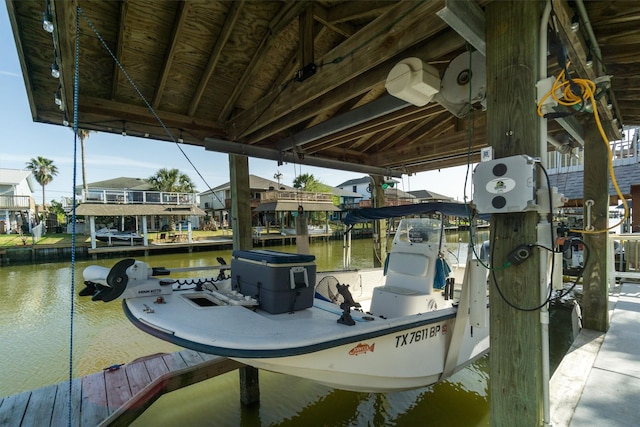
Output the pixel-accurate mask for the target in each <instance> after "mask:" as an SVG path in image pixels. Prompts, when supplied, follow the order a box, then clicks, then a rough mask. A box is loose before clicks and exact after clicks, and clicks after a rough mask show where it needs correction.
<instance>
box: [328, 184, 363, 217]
mask: <svg viewBox="0 0 640 427" xmlns="http://www.w3.org/2000/svg"><path fill="white" fill-rule="evenodd" d="M332 192H333V196H334V197H336V198H337V199H338V208H339V209H340V212H333V213H332V214H331V220H332V221H342V218H344V216H345V215H346V214H347V213H349V211H351V210H353V209H358V208H359V207H360V200H362V195H361V194H358V193H355V192H353V191H351V190H343V189H342V188H338V187H334V188H333V190H332Z"/></svg>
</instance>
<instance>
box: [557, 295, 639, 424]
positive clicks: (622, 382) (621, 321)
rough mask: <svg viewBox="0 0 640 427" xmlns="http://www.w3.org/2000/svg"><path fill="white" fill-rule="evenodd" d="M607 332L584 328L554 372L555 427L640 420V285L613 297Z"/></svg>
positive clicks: (627, 422)
mask: <svg viewBox="0 0 640 427" xmlns="http://www.w3.org/2000/svg"><path fill="white" fill-rule="evenodd" d="M610 304H611V308H612V313H611V323H610V327H609V331H607V333H606V334H605V333H603V332H596V331H591V330H586V329H583V330H582V331H581V332H580V334H579V335H578V337H577V338H576V340H575V341H574V343H573V345H572V346H571V348H570V349H569V352H568V353H567V355H566V356H565V357H564V359H563V360H562V362H561V364H560V366H558V369H557V370H556V372H555V373H554V375H553V378H552V379H551V384H550V390H551V399H550V402H551V421H552V423H553V426H554V427H564V426H567V427H582V426H609V427H615V426H620V427H623V426H624V427H628V426H636V425H638V420H640V404H639V403H640V400H638V396H640V284H637V283H623V284H622V286H621V289H620V294H619V295H617V296H615V295H614V296H613V297H612V298H611V299H610Z"/></svg>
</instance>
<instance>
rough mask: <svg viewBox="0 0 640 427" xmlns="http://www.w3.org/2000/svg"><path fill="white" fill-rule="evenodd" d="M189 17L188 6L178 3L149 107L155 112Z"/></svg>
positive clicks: (185, 3) (183, 2)
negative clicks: (168, 42)
mask: <svg viewBox="0 0 640 427" xmlns="http://www.w3.org/2000/svg"><path fill="white" fill-rule="evenodd" d="M188 15H189V5H188V3H187V2H185V1H180V2H178V10H177V11H176V19H175V20H174V22H173V28H172V29H171V38H170V40H171V43H170V44H169V46H168V48H167V51H166V52H165V55H164V58H165V59H164V66H163V67H162V71H161V72H160V78H159V79H158V82H157V83H156V93H155V94H154V95H153V100H152V101H151V106H152V107H153V109H154V110H155V109H156V108H158V105H160V100H161V99H162V95H163V94H164V88H165V87H166V85H167V79H168V78H169V72H170V71H171V67H172V66H173V58H174V57H175V55H176V47H177V45H178V39H179V36H180V33H181V32H182V28H183V27H184V24H185V22H187V16H188Z"/></svg>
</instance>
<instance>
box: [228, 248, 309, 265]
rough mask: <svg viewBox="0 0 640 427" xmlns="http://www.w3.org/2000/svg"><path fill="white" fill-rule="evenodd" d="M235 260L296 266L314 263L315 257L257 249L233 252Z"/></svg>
mask: <svg viewBox="0 0 640 427" xmlns="http://www.w3.org/2000/svg"><path fill="white" fill-rule="evenodd" d="M232 255H233V257H234V258H244V259H248V260H251V261H262V262H266V263H267V264H294V263H302V262H314V261H315V260H316V257H315V255H306V254H292V253H289V252H280V251H271V250H269V249H255V250H249V251H233V254H232Z"/></svg>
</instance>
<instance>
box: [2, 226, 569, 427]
mask: <svg viewBox="0 0 640 427" xmlns="http://www.w3.org/2000/svg"><path fill="white" fill-rule="evenodd" d="M465 236H467V238H466V240H467V241H468V234H467V233H462V232H461V233H459V234H449V235H448V238H447V240H448V241H449V244H448V246H449V249H450V250H452V251H453V252H454V253H455V252H458V253H459V254H460V257H461V258H463V256H466V244H465V243H464V241H463V243H462V245H461V247H460V249H459V250H458V247H457V243H458V242H459V240H460V239H462V240H465ZM486 238H488V234H486V233H485V235H484V236H482V237H481V238H478V239H477V241H481V240H482V239H486ZM352 244H353V249H352V260H353V265H357V266H359V267H362V268H365V267H371V266H372V249H371V244H370V242H369V241H368V240H354V241H353V242H352ZM269 249H275V250H283V251H288V252H294V251H295V246H288V247H269ZM311 251H312V253H313V254H314V255H315V256H316V260H317V264H318V269H319V270H332V269H340V268H342V241H331V242H328V243H324V242H317V243H314V244H312V245H311ZM218 256H222V257H223V258H225V259H226V260H227V262H230V259H231V251H230V250H228V251H219V252H195V253H191V254H184V253H181V254H170V255H157V256H153V257H148V258H146V259H144V260H145V261H146V262H148V263H149V264H150V265H151V266H154V267H158V266H164V267H167V268H178V267H193V266H203V265H210V264H212V263H214V264H217V261H216V257H218ZM116 261H117V260H116V259H109V260H101V261H98V262H89V261H82V262H78V263H77V265H76V270H75V277H76V286H77V287H81V285H79V284H80V283H81V281H82V270H83V269H84V268H85V267H86V266H87V265H90V264H99V265H103V266H107V267H111V266H112V265H113V264H114V263H115V262H116ZM193 275H194V276H197V275H202V272H195V273H193ZM70 286H71V267H70V265H69V263H64V262H61V263H51V264H41V265H38V266H32V265H20V266H8V267H2V268H0V324H2V325H3V327H2V328H1V329H0V343H2V344H1V345H0V358H2V360H3V364H4V366H5V367H6V366H8V367H10V369H6V368H5V369H3V370H2V371H1V373H0V396H8V395H11V394H15V393H18V392H21V391H24V390H30V389H34V388H38V387H42V386H45V385H49V384H53V383H57V382H60V381H65V380H66V379H67V377H68V363H69V315H70V308H71V295H70ZM73 307H74V331H75V333H74V358H73V366H74V376H82V375H87V374H90V373H93V372H97V371H99V370H101V369H103V368H105V367H107V366H111V365H113V364H116V363H127V362H130V361H132V360H134V359H136V358H138V357H142V356H146V355H149V354H154V353H158V352H173V351H177V350H179V348H178V347H176V346H174V345H172V344H169V343H166V342H164V341H161V340H158V339H155V338H153V337H151V336H149V335H147V334H144V333H142V332H141V331H139V330H138V329H137V328H135V327H134V326H133V325H132V324H131V323H130V322H129V321H128V320H127V319H126V318H125V316H124V314H123V313H122V308H121V306H120V304H119V303H118V302H113V303H109V304H104V303H96V302H92V301H91V300H90V299H87V298H76V297H74V306H73ZM558 340H560V341H562V340H566V338H565V337H561V338H558ZM553 348H554V346H553V343H552V351H553ZM425 357H428V355H425ZM260 389H261V403H260V405H258V406H256V407H254V408H250V409H243V408H241V405H240V402H239V385H238V374H237V373H236V372H232V373H229V374H226V375H223V376H221V377H218V378H215V379H212V380H208V381H205V382H202V383H199V384H195V385H193V386H190V387H188V388H186V389H183V390H180V391H177V392H174V393H170V394H169V395H166V396H164V397H162V398H161V399H159V400H158V401H157V402H156V403H155V404H154V405H153V407H152V409H150V410H148V411H147V412H146V413H145V414H143V416H142V417H141V418H140V419H138V420H137V422H136V423H135V425H139V426H145V425H156V426H174V425H191V426H199V425H202V426H205V425H206V426H210V425H220V426H227V425H230V426H236V425H246V426H254V425H255V426H267V425H269V426H271V425H280V426H287V425H291V426H293V425H300V424H303V423H304V425H310V426H314V425H331V426H348V425H375V426H378V425H398V426H415V425H451V426H486V425H489V421H488V417H489V404H488V358H486V357H485V358H482V359H480V360H479V361H478V362H476V363H475V364H474V365H472V366H470V367H468V368H467V369H465V370H463V371H461V372H459V373H457V374H456V375H455V376H454V377H452V378H451V379H449V380H448V381H445V382H442V383H439V384H436V385H434V386H433V387H429V388H423V389H418V390H413V391H406V392H398V393H387V394H370V393H355V392H345V391H338V390H334V389H331V388H328V387H325V386H323V385H319V384H316V383H313V382H310V381H307V380H303V379H299V378H294V377H289V376H286V375H280V374H274V373H270V372H264V371H261V373H260ZM461 408H464V410H461Z"/></svg>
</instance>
